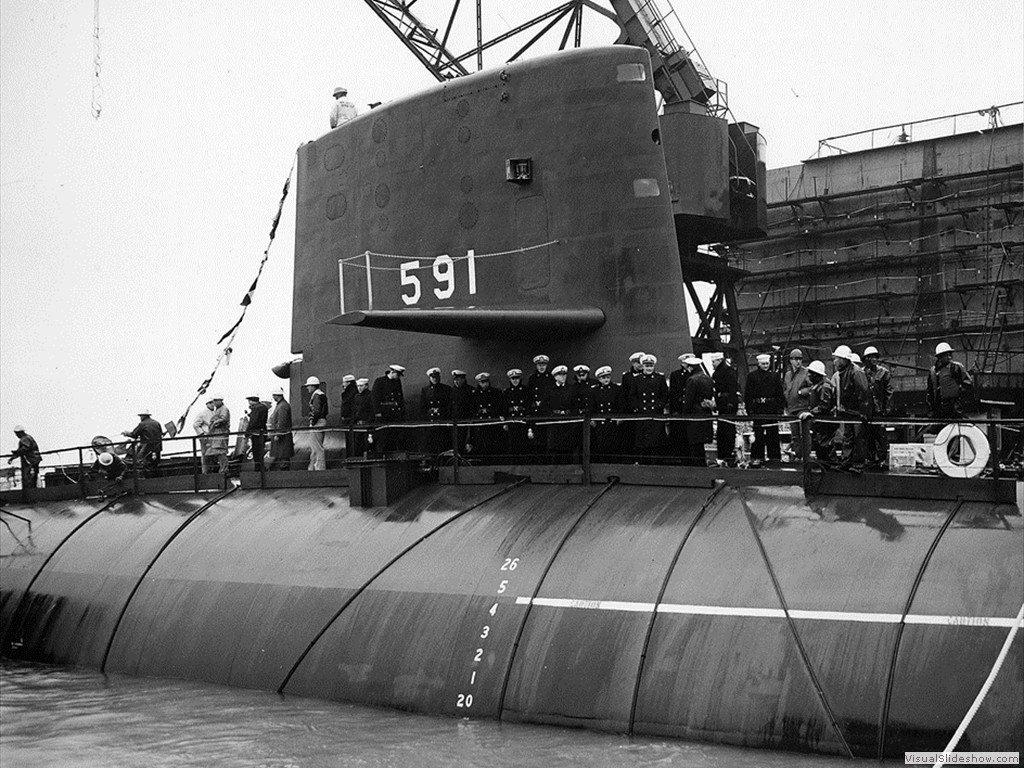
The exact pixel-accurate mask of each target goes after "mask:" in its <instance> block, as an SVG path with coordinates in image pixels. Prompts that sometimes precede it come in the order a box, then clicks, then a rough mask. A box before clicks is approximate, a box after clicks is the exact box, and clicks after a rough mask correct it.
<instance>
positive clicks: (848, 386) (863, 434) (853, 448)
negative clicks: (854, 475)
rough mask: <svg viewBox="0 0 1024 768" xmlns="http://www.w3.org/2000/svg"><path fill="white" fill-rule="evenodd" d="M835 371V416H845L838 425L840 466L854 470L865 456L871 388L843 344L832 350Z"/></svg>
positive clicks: (833, 380)
mask: <svg viewBox="0 0 1024 768" xmlns="http://www.w3.org/2000/svg"><path fill="white" fill-rule="evenodd" d="M832 363H833V365H834V366H835V369H836V370H835V373H834V374H833V375H832V382H833V385H834V387H835V391H836V416H838V417H839V418H840V419H846V420H848V423H846V424H842V425H840V427H839V429H840V432H841V434H842V444H843V455H842V459H841V463H842V466H843V467H845V468H848V469H852V470H855V471H860V470H862V469H863V468H864V462H865V460H866V458H867V450H868V446H867V430H866V429H865V427H866V421H867V419H869V418H871V390H870V388H869V387H868V379H867V376H865V375H864V371H863V370H861V368H860V366H858V365H856V364H855V363H854V352H853V350H852V349H850V348H849V347H848V346H846V345H845V344H842V345H840V346H838V347H836V349H835V351H834V352H833V353H832Z"/></svg>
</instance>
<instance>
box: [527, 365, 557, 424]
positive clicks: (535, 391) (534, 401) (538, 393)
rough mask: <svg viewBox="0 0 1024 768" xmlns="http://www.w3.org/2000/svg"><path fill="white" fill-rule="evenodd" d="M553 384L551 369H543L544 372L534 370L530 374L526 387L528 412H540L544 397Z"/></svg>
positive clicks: (553, 378)
mask: <svg viewBox="0 0 1024 768" xmlns="http://www.w3.org/2000/svg"><path fill="white" fill-rule="evenodd" d="M554 386H555V377H554V375H553V374H552V373H551V371H545V372H544V373H537V371H534V372H533V373H531V374H530V381H529V383H528V384H527V387H528V388H529V390H530V413H531V414H535V415H536V414H540V413H541V412H542V411H541V408H542V407H543V403H544V397H545V395H546V393H547V391H548V390H549V389H553V388H554Z"/></svg>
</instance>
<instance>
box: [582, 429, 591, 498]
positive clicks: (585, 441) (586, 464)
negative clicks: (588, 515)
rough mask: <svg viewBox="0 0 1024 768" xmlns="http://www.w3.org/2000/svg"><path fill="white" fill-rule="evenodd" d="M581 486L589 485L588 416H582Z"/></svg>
mask: <svg viewBox="0 0 1024 768" xmlns="http://www.w3.org/2000/svg"><path fill="white" fill-rule="evenodd" d="M583 484H584V485H590V414H589V413H586V414H584V415H583Z"/></svg>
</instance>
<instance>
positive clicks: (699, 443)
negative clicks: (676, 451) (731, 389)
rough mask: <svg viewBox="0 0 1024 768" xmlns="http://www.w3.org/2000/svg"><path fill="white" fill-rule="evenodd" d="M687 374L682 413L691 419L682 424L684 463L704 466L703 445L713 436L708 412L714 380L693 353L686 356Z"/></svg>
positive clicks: (713, 406)
mask: <svg viewBox="0 0 1024 768" xmlns="http://www.w3.org/2000/svg"><path fill="white" fill-rule="evenodd" d="M686 364H687V365H688V366H689V367H690V375H689V376H688V377H687V379H686V394H685V396H684V397H683V414H684V415H686V416H689V417H704V418H700V419H696V418H694V420H692V421H687V422H685V423H686V443H687V451H686V458H685V463H686V464H689V465H690V466H694V467H706V466H707V463H708V462H707V454H706V453H705V451H704V444H705V443H710V442H711V441H712V440H714V439H715V427H714V424H713V423H712V418H711V416H712V414H713V413H714V409H715V383H714V382H713V381H712V380H711V377H710V376H708V375H707V373H706V372H705V370H704V365H703V363H702V362H701V359H700V358H699V357H697V356H696V355H690V356H689V357H687V358H686Z"/></svg>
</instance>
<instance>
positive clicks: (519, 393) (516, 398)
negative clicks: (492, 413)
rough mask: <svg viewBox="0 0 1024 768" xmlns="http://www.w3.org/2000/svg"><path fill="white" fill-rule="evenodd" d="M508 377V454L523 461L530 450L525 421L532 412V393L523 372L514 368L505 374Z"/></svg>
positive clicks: (506, 409)
mask: <svg viewBox="0 0 1024 768" xmlns="http://www.w3.org/2000/svg"><path fill="white" fill-rule="evenodd" d="M505 375H506V376H507V377H508V389H506V390H505V417H506V418H507V419H508V421H507V422H506V424H505V434H506V436H507V437H508V452H509V454H510V457H511V458H512V459H513V460H514V461H523V460H525V458H526V453H527V451H528V449H529V441H528V440H527V437H526V432H527V429H528V427H527V425H526V422H523V421H516V420H517V419H525V418H526V416H527V415H528V414H529V410H530V391H529V390H528V389H527V388H526V387H525V386H523V372H522V371H521V370H520V369H518V368H512V369H511V370H509V371H508V373H506V374H505Z"/></svg>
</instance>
